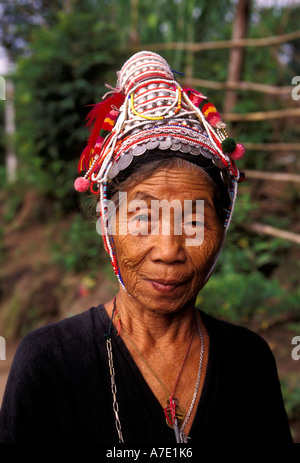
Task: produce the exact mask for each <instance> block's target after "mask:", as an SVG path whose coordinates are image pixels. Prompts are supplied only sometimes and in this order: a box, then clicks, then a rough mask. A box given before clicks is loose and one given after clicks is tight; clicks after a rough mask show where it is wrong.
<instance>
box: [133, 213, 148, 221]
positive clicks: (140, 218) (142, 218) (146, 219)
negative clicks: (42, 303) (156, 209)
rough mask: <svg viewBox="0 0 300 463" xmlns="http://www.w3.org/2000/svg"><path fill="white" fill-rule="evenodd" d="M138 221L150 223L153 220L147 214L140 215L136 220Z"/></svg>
mask: <svg viewBox="0 0 300 463" xmlns="http://www.w3.org/2000/svg"><path fill="white" fill-rule="evenodd" d="M134 219H135V220H136V221H140V222H148V221H150V220H151V218H150V217H149V216H148V215H146V214H141V215H138V216H136V217H135V218H134Z"/></svg>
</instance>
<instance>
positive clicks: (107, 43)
mask: <svg viewBox="0 0 300 463" xmlns="http://www.w3.org/2000/svg"><path fill="white" fill-rule="evenodd" d="M87 31H88V33H87ZM120 55H121V51H120V43H119V41H118V36H117V29H116V26H115V25H114V24H111V23H108V22H105V21H104V20H102V19H98V20H95V11H94V10H93V9H92V8H91V9H90V10H88V11H79V12H77V11H75V12H73V13H72V14H69V15H67V14H65V13H63V12H60V13H59V14H58V15H57V23H56V24H55V26H54V27H52V28H40V29H38V30H35V31H34V33H33V42H32V45H31V55H30V56H29V57H26V58H23V59H22V60H20V61H19V63H18V68H17V74H16V83H17V103H16V104H17V111H16V113H17V125H18V127H19V130H18V138H17V146H18V152H19V156H20V158H21V160H22V161H23V162H24V168H25V173H26V177H27V179H30V181H31V182H32V183H33V184H34V185H35V186H40V188H41V191H42V193H44V194H45V193H47V194H48V195H50V196H51V197H52V198H53V199H54V200H57V202H58V203H59V204H60V205H61V206H62V207H63V208H64V209H70V208H74V206H76V203H77V199H76V198H77V196H76V195H75V192H74V193H73V186H72V183H73V181H74V179H75V177H76V171H77V163H78V160H79V157H80V154H81V151H82V149H83V148H84V146H85V141H86V139H87V137H88V131H87V129H86V128H85V127H84V120H85V117H86V115H87V113H88V111H89V108H88V107H87V105H89V104H94V103H96V102H98V101H99V100H100V98H101V96H102V95H103V94H104V93H106V91H107V89H105V87H104V84H105V82H107V81H108V82H109V81H110V72H111V69H112V68H113V69H114V70H115V69H116V68H118V66H119V61H120ZM114 80H115V76H114ZM24 176H25V175H24Z"/></svg>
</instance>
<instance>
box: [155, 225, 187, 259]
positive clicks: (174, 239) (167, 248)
mask: <svg viewBox="0 0 300 463" xmlns="http://www.w3.org/2000/svg"><path fill="white" fill-rule="evenodd" d="M151 238H152V240H153V243H152V250H151V258H152V260H154V261H160V262H164V263H166V264H173V263H175V262H181V263H183V262H185V260H186V253H185V247H184V240H183V239H182V238H183V236H180V235H174V234H172V233H170V234H165V235H164V234H159V235H156V236H155V235H154V236H152V237H151Z"/></svg>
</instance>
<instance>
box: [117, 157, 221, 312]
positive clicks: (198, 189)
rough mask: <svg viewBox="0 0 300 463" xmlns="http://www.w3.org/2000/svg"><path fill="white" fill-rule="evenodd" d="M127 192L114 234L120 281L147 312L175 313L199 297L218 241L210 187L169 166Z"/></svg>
mask: <svg viewBox="0 0 300 463" xmlns="http://www.w3.org/2000/svg"><path fill="white" fill-rule="evenodd" d="M126 193H127V198H126V199H127V202H126V201H125V202H124V203H123V204H121V205H120V207H119V209H118V211H117V213H116V228H115V231H116V234H115V235H114V243H115V252H116V257H117V262H118V265H119V269H120V272H121V276H122V279H123V282H124V285H125V287H126V289H127V291H128V292H129V293H130V294H131V295H132V296H133V297H134V298H135V299H136V300H137V301H138V302H139V303H141V304H142V305H144V306H145V307H147V308H148V309H149V310H156V309H157V308H159V310H160V311H161V312H162V313H163V312H164V311H167V312H170V310H172V311H177V310H179V309H181V308H182V307H184V306H185V305H187V304H189V303H190V302H192V301H194V300H195V298H196V297H197V294H198V292H199V290H200V289H201V287H202V285H203V282H204V280H205V278H206V276H207V273H208V271H209V270H210V268H211V265H212V263H213V260H214V257H215V255H216V253H217V252H218V250H219V247H220V244H221V242H222V238H223V233H224V232H223V226H222V224H221V223H220V221H219V218H218V215H217V213H216V210H215V207H214V186H213V184H212V183H211V182H210V180H209V179H207V178H206V177H205V176H203V175H202V173H201V172H200V173H199V171H195V170H190V169H188V168H187V167H182V166H181V167H175V166H173V167H171V168H168V169H167V168H165V167H162V168H160V169H158V170H157V171H155V172H154V173H153V174H152V175H151V176H150V177H148V178H147V179H146V180H144V181H142V182H140V183H139V184H137V185H135V186H133V187H131V188H130V189H129V190H128V191H127V192H126ZM159 205H160V206H161V207H158V206H159ZM125 230H126V232H125Z"/></svg>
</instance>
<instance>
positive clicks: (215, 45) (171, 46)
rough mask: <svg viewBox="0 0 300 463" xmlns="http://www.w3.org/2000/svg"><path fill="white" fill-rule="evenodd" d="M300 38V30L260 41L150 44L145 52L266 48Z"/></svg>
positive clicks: (144, 46) (133, 48) (145, 45)
mask: <svg viewBox="0 0 300 463" xmlns="http://www.w3.org/2000/svg"><path fill="white" fill-rule="evenodd" d="M299 38H300V30H299V31H295V32H290V33H289V34H282V35H276V36H272V37H263V38H259V39H237V40H218V41H216V42H202V43H191V42H168V43H149V44H144V45H143V49H144V50H151V51H158V50H186V51H187V50H188V51H194V52H198V51H204V50H217V49H220V48H232V47H235V48H236V47H266V46H272V45H280V44H281V43H286V42H290V41H292V40H296V39H299ZM131 49H132V50H133V51H136V50H137V49H138V50H139V49H140V46H133V47H131Z"/></svg>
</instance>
